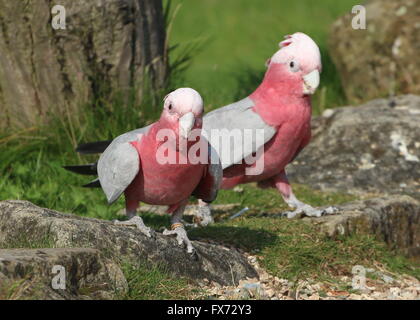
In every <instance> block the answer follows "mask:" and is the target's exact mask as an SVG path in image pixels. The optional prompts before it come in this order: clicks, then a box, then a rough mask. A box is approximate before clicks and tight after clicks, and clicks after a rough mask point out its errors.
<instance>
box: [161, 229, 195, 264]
mask: <svg viewBox="0 0 420 320" xmlns="http://www.w3.org/2000/svg"><path fill="white" fill-rule="evenodd" d="M163 235H165V236H172V235H174V236H176V240H177V241H178V245H179V246H183V245H185V246H186V247H187V252H188V253H189V254H190V255H191V256H194V254H196V253H195V249H194V247H193V245H192V244H191V241H190V239H188V236H187V231H185V229H184V226H183V225H181V224H174V225H172V230H167V229H165V230H164V231H163Z"/></svg>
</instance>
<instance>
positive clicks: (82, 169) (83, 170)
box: [63, 162, 98, 175]
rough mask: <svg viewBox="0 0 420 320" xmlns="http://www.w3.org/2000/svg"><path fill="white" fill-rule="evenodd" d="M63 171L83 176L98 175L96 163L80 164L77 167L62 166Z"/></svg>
mask: <svg viewBox="0 0 420 320" xmlns="http://www.w3.org/2000/svg"><path fill="white" fill-rule="evenodd" d="M63 168H64V169H66V170H68V171H71V172H74V173H78V174H84V175H97V174H98V168H97V163H96V162H95V163H89V164H82V165H77V166H64V167H63Z"/></svg>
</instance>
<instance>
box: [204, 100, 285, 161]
mask: <svg viewBox="0 0 420 320" xmlns="http://www.w3.org/2000/svg"><path fill="white" fill-rule="evenodd" d="M254 105H255V104H254V102H253V101H252V100H251V99H250V98H249V97H247V98H245V99H242V100H240V101H238V102H235V103H232V104H230V105H227V106H225V107H221V108H219V109H216V110H214V111H212V112H209V113H208V114H206V115H205V116H204V123H203V129H204V130H203V135H204V136H205V137H207V139H208V140H209V141H210V143H211V145H212V146H213V147H214V148H215V149H216V151H217V153H218V155H219V157H220V161H221V164H222V167H223V169H226V168H228V167H230V166H231V165H233V164H235V163H239V162H241V161H242V160H243V159H245V158H247V157H248V156H250V155H251V154H252V153H254V152H257V151H258V150H259V149H260V148H261V147H262V146H263V145H264V144H266V143H267V142H268V141H270V140H271V138H272V137H273V136H274V135H275V133H276V131H277V130H276V128H273V127H271V126H269V125H268V124H267V123H265V122H264V120H263V119H262V118H261V117H260V116H259V115H258V113H256V112H254V111H253V110H252V107H253V106H254ZM215 129H218V131H214V130H215ZM244 132H245V134H244Z"/></svg>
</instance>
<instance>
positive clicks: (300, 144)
mask: <svg viewBox="0 0 420 320" xmlns="http://www.w3.org/2000/svg"><path fill="white" fill-rule="evenodd" d="M279 45H280V50H278V51H277V52H276V53H275V54H274V55H273V56H272V57H271V59H269V60H268V61H267V67H268V70H267V72H266V74H265V76H264V79H263V81H262V83H261V84H260V86H259V87H258V88H257V89H256V90H255V91H254V92H253V93H252V94H251V95H250V96H248V97H247V98H245V99H243V100H241V101H239V102H236V103H233V104H230V105H228V106H225V107H222V108H219V109H216V110H214V111H212V112H210V113H208V114H207V115H206V116H205V117H204V125H203V130H204V131H205V134H206V135H207V136H209V137H211V138H210V139H209V141H210V142H211V143H212V145H213V147H214V148H215V149H216V150H217V152H218V153H219V157H220V160H221V163H222V166H223V180H222V185H221V188H222V189H231V188H233V187H235V186H236V185H238V184H243V183H249V182H257V183H258V185H259V186H260V187H263V188H264V187H275V188H277V189H278V191H279V192H280V194H281V196H282V197H283V199H284V201H285V202H286V203H287V204H288V205H289V206H290V207H292V208H294V209H295V210H294V211H290V212H286V213H285V215H286V216H287V217H289V218H292V217H294V216H296V215H297V214H299V213H303V214H306V215H307V216H315V217H319V216H321V215H322V214H324V213H326V212H327V213H333V212H334V211H335V208H332V207H329V208H327V209H325V210H319V209H315V208H313V207H311V206H310V205H308V204H305V203H303V202H301V201H299V200H298V199H297V198H296V196H295V195H294V194H293V191H292V188H291V186H290V184H289V181H288V179H287V175H286V171H285V167H286V166H287V164H288V163H290V162H291V161H292V160H293V159H294V158H295V157H296V156H297V155H298V154H299V152H300V151H301V150H302V149H303V148H304V147H305V146H306V145H307V144H308V143H309V140H310V138H311V124H310V122H311V111H312V110H311V98H310V96H311V95H312V94H313V93H314V92H315V90H316V89H317V87H318V85H319V81H320V72H321V69H322V67H321V54H320V51H319V48H318V46H317V45H316V43H315V42H314V41H313V40H312V39H311V38H310V37H309V36H307V35H306V34H303V33H300V32H298V33H295V34H293V35H291V36H286V37H285V40H284V41H282V42H281V43H280V44H279ZM238 129H239V131H240V132H242V133H243V140H242V141H241V140H239V143H236V142H234V143H233V145H232V144H230V143H229V141H230V140H231V137H232V132H233V131H234V130H236V131H238ZM223 130H224V131H223ZM246 130H251V131H254V133H255V131H257V130H260V131H261V132H262V135H261V139H259V141H258V138H257V134H254V135H253V136H252V137H253V138H247V136H246V134H244V131H246ZM214 132H216V133H218V134H219V136H217V135H216V138H220V137H221V139H222V143H219V142H217V143H215V142H214V139H213V135H214ZM216 140H217V139H216ZM241 142H242V143H241ZM253 157H254V158H253ZM249 158H251V159H249ZM246 159H248V160H250V161H245V160H246ZM259 160H262V161H261V163H262V166H260V165H258V161H259ZM199 204H200V206H199V212H198V214H197V215H198V217H199V218H201V219H202V220H203V221H202V222H204V223H203V224H207V223H208V222H210V221H211V216H210V215H209V212H210V209H209V206H208V204H206V203H203V202H202V201H200V202H199Z"/></svg>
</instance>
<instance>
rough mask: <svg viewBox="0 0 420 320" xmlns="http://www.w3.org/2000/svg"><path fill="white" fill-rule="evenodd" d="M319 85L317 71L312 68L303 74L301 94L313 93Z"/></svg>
mask: <svg viewBox="0 0 420 320" xmlns="http://www.w3.org/2000/svg"><path fill="white" fill-rule="evenodd" d="M318 86H319V71H318V70H316V69H315V70H314V71H312V72H310V73H308V74H307V75H305V76H303V94H314V93H315V91H316V89H317V88H318Z"/></svg>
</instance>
